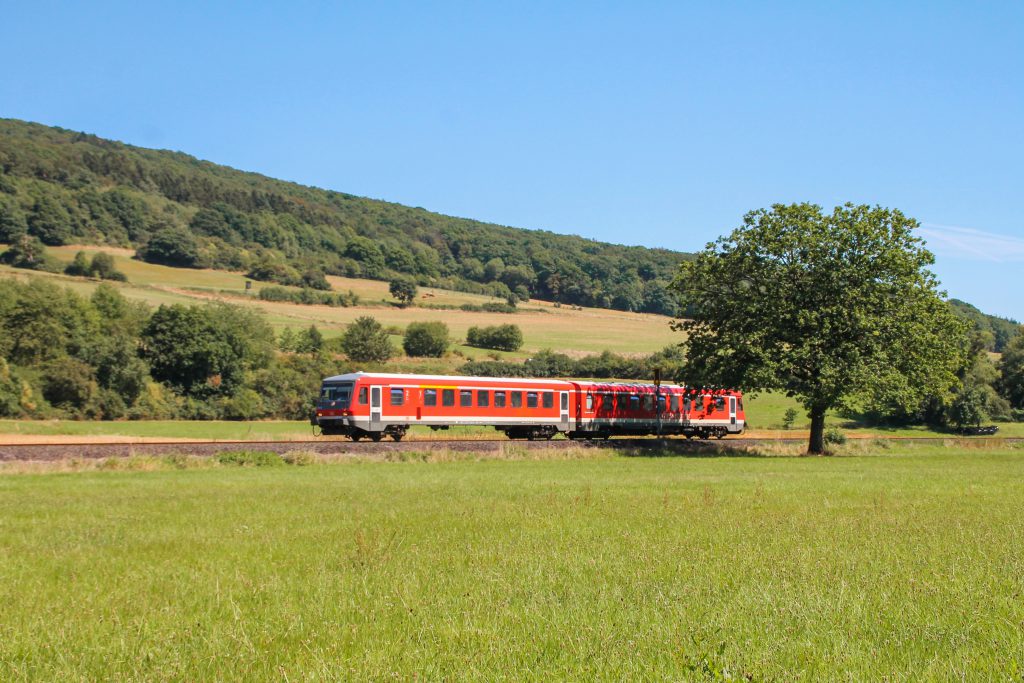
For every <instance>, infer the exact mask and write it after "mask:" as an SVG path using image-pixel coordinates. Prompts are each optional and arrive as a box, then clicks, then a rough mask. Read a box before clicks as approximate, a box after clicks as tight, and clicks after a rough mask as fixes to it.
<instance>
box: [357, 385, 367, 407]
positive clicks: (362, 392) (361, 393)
mask: <svg viewBox="0 0 1024 683" xmlns="http://www.w3.org/2000/svg"><path fill="white" fill-rule="evenodd" d="M359 405H361V406H365V405H366V387H359Z"/></svg>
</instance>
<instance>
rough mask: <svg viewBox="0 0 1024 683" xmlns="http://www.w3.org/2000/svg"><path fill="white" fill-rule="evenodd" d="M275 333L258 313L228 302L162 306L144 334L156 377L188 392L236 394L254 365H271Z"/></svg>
mask: <svg viewBox="0 0 1024 683" xmlns="http://www.w3.org/2000/svg"><path fill="white" fill-rule="evenodd" d="M273 343H274V336H273V331H272V330H271V329H270V326H269V325H268V324H267V322H266V321H265V320H264V319H263V318H262V317H261V316H260V315H259V314H258V313H256V312H253V311H251V310H249V309H244V308H241V307H237V306H229V305H227V304H219V305H209V306H189V307H185V306H182V305H181V304H174V305H172V306H166V305H163V306H160V307H159V308H158V309H157V310H156V311H155V312H154V313H153V316H152V317H151V318H150V320H149V322H148V323H147V325H146V328H145V329H144V330H143V333H142V354H143V357H144V358H145V359H146V360H147V361H149V364H150V367H151V374H152V375H153V378H154V379H156V380H158V381H162V382H166V383H168V384H169V385H171V386H172V387H174V388H175V389H177V390H178V391H180V392H181V393H183V394H186V395H190V396H207V395H211V394H218V393H229V394H230V393H232V392H233V391H234V389H235V388H236V386H238V385H239V384H240V383H241V382H242V381H243V379H244V374H245V372H246V371H248V370H252V369H256V368H261V367H265V366H266V365H267V364H268V363H269V362H270V359H271V357H272V353H273Z"/></svg>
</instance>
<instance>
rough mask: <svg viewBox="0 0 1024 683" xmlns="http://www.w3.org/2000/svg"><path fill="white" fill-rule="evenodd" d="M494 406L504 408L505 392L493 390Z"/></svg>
mask: <svg viewBox="0 0 1024 683" xmlns="http://www.w3.org/2000/svg"><path fill="white" fill-rule="evenodd" d="M494 407H495V408H504V407H505V392H504V391H495V392H494Z"/></svg>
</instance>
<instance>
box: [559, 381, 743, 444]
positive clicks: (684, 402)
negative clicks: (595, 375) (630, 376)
mask: <svg viewBox="0 0 1024 683" xmlns="http://www.w3.org/2000/svg"><path fill="white" fill-rule="evenodd" d="M573 386H574V388H575V389H576V392H575V395H574V402H573V407H574V415H575V427H574V429H573V430H572V431H570V432H569V433H568V436H569V437H570V438H584V439H593V438H604V439H607V438H608V437H610V436H613V435H617V434H620V435H634V436H640V435H647V434H660V435H663V436H671V435H681V436H686V437H688V438H695V437H700V438H704V439H707V438H711V437H716V438H719V439H721V438H723V437H725V436H726V435H727V434H739V433H741V432H742V431H743V429H744V427H745V424H746V415H745V414H744V412H743V397H742V394H741V393H739V392H737V391H728V390H722V389H715V390H712V389H694V388H687V387H685V386H680V385H674V384H663V385H661V386H660V387H656V386H655V385H653V384H632V383H597V382H573Z"/></svg>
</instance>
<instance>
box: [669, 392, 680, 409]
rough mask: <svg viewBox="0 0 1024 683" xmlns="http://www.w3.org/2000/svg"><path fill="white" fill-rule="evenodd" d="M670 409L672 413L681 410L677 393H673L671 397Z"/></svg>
mask: <svg viewBox="0 0 1024 683" xmlns="http://www.w3.org/2000/svg"><path fill="white" fill-rule="evenodd" d="M668 410H669V412H670V413H674V412H676V411H677V410H679V397H678V396H676V395H675V394H672V396H670V397H669V400H668Z"/></svg>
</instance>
